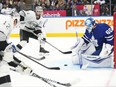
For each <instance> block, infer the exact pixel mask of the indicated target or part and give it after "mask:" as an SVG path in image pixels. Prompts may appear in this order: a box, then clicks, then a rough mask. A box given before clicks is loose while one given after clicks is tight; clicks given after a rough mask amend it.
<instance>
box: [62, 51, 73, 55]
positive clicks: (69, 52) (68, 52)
mask: <svg viewBox="0 0 116 87" xmlns="http://www.w3.org/2000/svg"><path fill="white" fill-rule="evenodd" d="M62 53H63V54H71V53H72V51H67V52H62Z"/></svg>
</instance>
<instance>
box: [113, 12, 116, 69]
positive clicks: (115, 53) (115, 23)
mask: <svg viewBox="0 0 116 87" xmlns="http://www.w3.org/2000/svg"><path fill="white" fill-rule="evenodd" d="M113 20H114V25H113V28H114V68H116V12H114V14H113Z"/></svg>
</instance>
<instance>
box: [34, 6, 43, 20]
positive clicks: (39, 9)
mask: <svg viewBox="0 0 116 87" xmlns="http://www.w3.org/2000/svg"><path fill="white" fill-rule="evenodd" d="M35 13H36V18H37V19H40V18H41V16H42V15H43V8H42V7H41V6H37V7H36V8H35Z"/></svg>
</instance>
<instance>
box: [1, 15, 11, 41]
mask: <svg viewBox="0 0 116 87" xmlns="http://www.w3.org/2000/svg"><path fill="white" fill-rule="evenodd" d="M12 29H13V18H12V17H11V16H10V15H0V41H5V40H7V39H8V38H9V37H10V33H11V31H12Z"/></svg>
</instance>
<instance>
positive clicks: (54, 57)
mask: <svg viewBox="0 0 116 87" xmlns="http://www.w3.org/2000/svg"><path fill="white" fill-rule="evenodd" d="M10 41H12V42H13V43H14V44H15V45H16V44H18V42H19V38H11V39H10V40H9V42H10ZM47 41H48V42H50V43H51V44H53V45H54V46H56V47H57V48H58V49H60V50H61V51H63V52H65V51H69V50H70V48H71V47H72V46H73V45H74V44H75V42H76V38H75V37H64V38H59V37H54V38H53V37H49V38H47ZM45 48H46V49H47V50H49V51H50V55H48V56H46V58H45V59H44V60H41V61H38V62H39V63H42V64H43V65H45V66H47V67H60V70H50V69H47V68H45V67H43V66H41V65H39V64H37V63H34V62H33V61H31V60H29V59H28V58H26V57H24V56H22V55H20V54H18V53H17V54H16V55H15V56H16V57H17V58H19V59H20V60H22V61H24V62H25V63H26V64H27V65H28V66H30V67H31V68H32V69H33V70H34V72H35V73H36V74H38V75H39V76H42V77H45V78H49V79H52V80H56V81H58V82H61V83H68V82H70V83H72V84H73V86H71V87H116V82H115V81H116V69H111V68H92V69H87V70H81V69H80V68H79V66H78V65H72V62H71V56H72V54H62V53H60V52H59V51H58V50H56V49H54V48H53V47H51V46H50V45H48V44H46V45H45ZM20 52H23V53H24V54H27V55H30V56H33V57H41V56H39V42H38V41H36V40H34V39H30V43H29V44H27V45H26V46H25V47H24V48H23V49H22V50H21V51H20ZM10 73H11V80H12V86H13V87H51V86H50V85H48V84H47V83H45V82H43V81H42V80H41V79H38V78H35V77H32V76H27V75H21V74H19V73H17V72H14V71H11V72H10ZM75 80H76V82H74V83H73V81H75ZM57 86H58V87H59V86H60V85H57ZM60 87H64V86H60Z"/></svg>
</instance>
